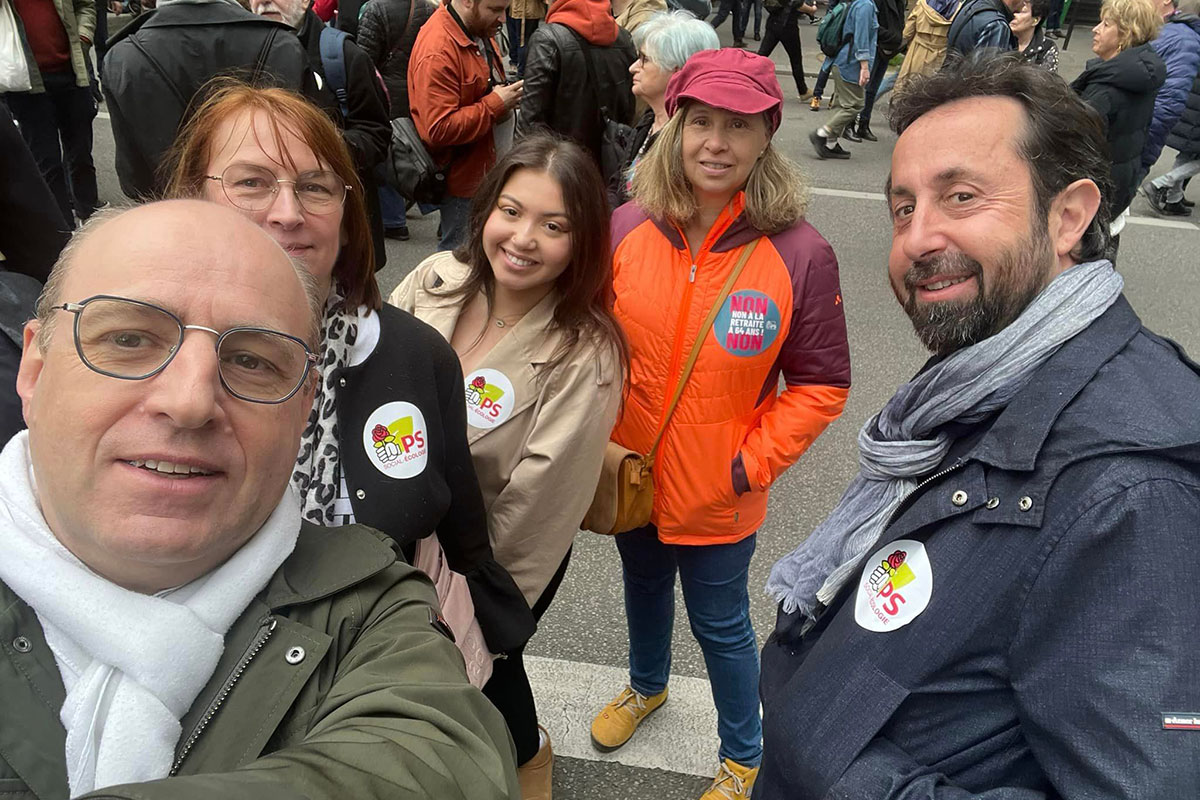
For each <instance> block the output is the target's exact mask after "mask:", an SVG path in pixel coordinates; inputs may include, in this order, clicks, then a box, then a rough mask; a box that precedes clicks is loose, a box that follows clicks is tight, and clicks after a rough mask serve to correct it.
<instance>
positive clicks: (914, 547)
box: [854, 539, 933, 633]
mask: <svg viewBox="0 0 1200 800" xmlns="http://www.w3.org/2000/svg"><path fill="white" fill-rule="evenodd" d="M932 594H933V570H932V569H931V568H930V566H929V555H928V553H926V552H925V545H923V544H921V543H920V542H917V541H913V540H912V539H897V540H896V541H894V542H892V543H891V544H889V545H887V546H886V547H884V548H882V549H881V550H879V551H878V552H876V553H875V555H873V556H871V558H870V559H868V560H867V565H866V566H865V567H863V571H862V577H861V578H860V579H859V582H858V594H857V597H856V598H855V601H854V621H855V622H857V623H858V624H859V626H860V627H863V628H866V629H867V630H869V631H876V632H878V633H886V632H887V631H894V630H896V629H897V628H903V627H904V626H905V625H907V624H908V623H910V622H912V621H913V620H914V619H916V618H917V616H918V615H920V613H921V612H922V611H924V610H925V607H926V606H928V605H929V598H930V596H931V595H932Z"/></svg>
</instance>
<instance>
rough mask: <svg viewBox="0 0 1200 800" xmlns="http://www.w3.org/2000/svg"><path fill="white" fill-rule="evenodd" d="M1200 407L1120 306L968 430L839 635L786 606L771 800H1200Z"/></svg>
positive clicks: (851, 586) (867, 565)
mask: <svg viewBox="0 0 1200 800" xmlns="http://www.w3.org/2000/svg"><path fill="white" fill-rule="evenodd" d="M1197 397H1200V365H1197V364H1195V363H1194V362H1191V361H1189V360H1188V359H1187V358H1186V356H1184V355H1183V353H1182V351H1180V350H1179V349H1178V348H1177V346H1176V345H1174V344H1173V343H1171V342H1169V341H1167V340H1164V339H1161V338H1159V337H1158V336H1155V335H1154V334H1153V333H1151V332H1150V331H1148V330H1146V329H1145V328H1144V327H1142V323H1141V320H1139V319H1138V317H1137V315H1136V314H1135V313H1134V312H1133V310H1132V309H1131V308H1130V306H1129V304H1128V303H1127V302H1126V301H1125V299H1124V298H1119V299H1118V300H1117V302H1116V304H1115V305H1113V306H1112V307H1111V308H1110V309H1109V310H1108V311H1107V312H1105V313H1104V314H1103V315H1102V316H1101V317H1100V318H1098V319H1097V320H1096V321H1095V322H1093V323H1092V324H1091V325H1090V326H1089V327H1088V328H1087V329H1086V330H1084V331H1083V332H1081V333H1080V334H1078V335H1077V336H1075V337H1074V338H1073V339H1071V340H1070V341H1069V342H1067V343H1066V344H1065V345H1064V346H1063V347H1062V349H1061V350H1059V351H1058V352H1057V353H1056V354H1055V355H1054V356H1052V357H1051V358H1050V360H1049V361H1047V362H1046V364H1045V365H1044V366H1043V367H1042V368H1041V369H1040V370H1039V371H1038V372H1037V373H1036V374H1035V375H1034V376H1033V378H1032V379H1031V380H1030V381H1029V383H1028V385H1027V386H1026V387H1025V388H1024V389H1023V390H1021V391H1020V392H1019V393H1018V394H1017V396H1016V397H1015V398H1014V399H1013V400H1012V401H1011V402H1010V403H1009V404H1008V406H1007V407H1006V408H1005V409H1003V410H1002V411H1000V412H999V413H998V414H995V415H993V416H992V417H991V418H990V419H988V420H985V421H983V422H979V423H972V424H970V425H961V426H959V427H958V429H957V430H955V431H953V432H950V433H951V435H952V436H953V437H954V438H955V442H956V443H955V445H954V447H953V448H952V449H951V451H950V453H949V454H948V455H947V457H946V459H945V460H944V461H943V463H942V464H941V465H939V467H938V468H937V470H936V471H934V472H933V473H932V477H931V478H929V479H928V482H926V483H923V484H922V485H921V486H920V487H919V488H918V489H916V490H915V491H914V492H913V493H912V494H911V495H910V497H909V499H907V500H906V501H905V503H904V504H903V505H902V506H901V507H900V509H899V510H898V513H897V514H896V515H895V517H894V519H893V521H892V522H891V524H890V525H889V526H888V527H887V529H886V531H885V532H884V534H883V536H882V537H881V539H880V540H879V542H878V543H876V544H875V545H874V546H872V547H871V548H869V549H868V551H867V552H868V554H869V555H868V556H867V558H866V560H865V562H864V566H863V570H862V572H861V573H858V574H856V575H855V576H854V577H853V578H852V579H851V580H850V581H849V582H848V584H847V586H846V587H844V588H843V590H842V591H841V592H840V593H839V595H838V596H837V597H835V598H834V600H833V601H832V602H831V603H830V605H829V607H828V609H826V610H825V612H824V613H823V614H822V615H820V616H819V618H818V620H817V622H816V625H815V626H813V627H812V628H811V629H810V630H805V628H804V625H803V622H802V620H800V619H799V615H798V614H792V615H787V614H783V613H781V614H780V616H779V620H778V624H777V627H776V630H775V632H774V633H773V634H772V636H771V638H770V639H769V640H768V642H767V645H766V647H765V648H764V650H763V659H762V679H761V684H760V689H761V693H762V704H763V708H764V709H765V715H764V719H763V733H764V751H765V757H764V761H763V767H762V772H761V773H760V775H759V779H758V782H757V783H756V785H755V787H754V796H755V800H780V799H781V798H788V800H809V799H810V798H811V799H812V800H816V799H817V798H871V800H899V798H904V800H932V799H933V798H937V799H938V800H943V799H945V800H950V799H951V798H953V800H970V798H978V799H979V800H982V799H983V798H986V799H987V800H1038V799H1039V798H1040V799H1042V800H1050V799H1051V798H1053V799H1054V800H1059V798H1063V799H1070V800H1083V798H1100V797H1103V798H1106V800H1133V799H1134V798H1168V797H1192V796H1194V795H1195V793H1196V787H1197V786H1200V758H1197V755H1196V754H1197V752H1198V750H1197V748H1198V747H1200V733H1197V732H1194V731H1193V732H1190V733H1189V732H1187V731H1177V730H1165V729H1164V715H1168V714H1170V713H1171V712H1195V711H1200V650H1198V649H1197V648H1196V646H1195V629H1196V609H1197V608H1200V582H1197V581H1196V579H1195V576H1196V575H1197V574H1200V547H1197V531H1198V530H1200V415H1197V414H1196V398H1197ZM899 552H904V554H905V556H904V558H905V559H906V560H905V565H911V566H912V568H913V571H914V575H913V576H912V579H911V580H909V576H907V575H904V576H902V578H903V580H907V581H908V582H907V584H905V585H901V583H903V580H898V581H897V582H896V584H895V585H894V586H886V588H884V587H883V586H881V587H879V590H878V591H875V592H874V593H872V592H871V591H869V590H868V589H869V587H870V584H871V580H870V579H871V573H872V572H873V571H874V570H875V568H876V567H879V568H882V562H883V561H884V560H887V558H888V556H891V555H892V554H894V553H899ZM925 558H927V561H924V559H925ZM894 561H899V557H898V558H897V559H894ZM926 592H928V595H927V596H928V605H927V606H926V607H924V608H923V609H922V606H921V598H922V595H923V594H924V593H926ZM876 610H878V612H879V615H880V616H878V617H876V616H875V611H876ZM875 619H878V620H879V622H878V623H876V622H875ZM885 619H886V620H891V622H884V621H883V620H885ZM905 622H906V623H907V624H904V623H905Z"/></svg>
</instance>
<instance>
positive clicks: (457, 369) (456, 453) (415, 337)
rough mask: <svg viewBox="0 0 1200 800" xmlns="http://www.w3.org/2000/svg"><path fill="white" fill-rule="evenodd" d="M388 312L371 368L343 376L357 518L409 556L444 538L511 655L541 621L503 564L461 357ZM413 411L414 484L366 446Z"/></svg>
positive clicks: (491, 637) (454, 565) (342, 425)
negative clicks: (387, 409)
mask: <svg viewBox="0 0 1200 800" xmlns="http://www.w3.org/2000/svg"><path fill="white" fill-rule="evenodd" d="M378 313H379V323H380V332H379V343H378V344H377V345H376V346H375V350H374V351H373V352H372V353H371V355H369V356H368V357H367V359H366V360H365V361H363V362H362V363H361V364H358V365H356V366H351V367H345V368H342V369H339V370H336V371H335V372H334V376H335V377H336V378H337V379H338V381H339V390H338V392H337V395H336V397H337V419H338V449H339V451H340V453H339V457H340V466H341V470H342V477H343V479H344V480H345V482H346V488H347V489H348V490H349V494H350V504H351V506H352V507H353V509H354V520H355V522H357V523H360V524H362V525H368V526H370V527H372V528H376V529H377V530H380V531H382V532H383V533H386V534H387V535H388V536H390V537H391V538H392V539H393V540H394V541H396V543H397V544H399V545H400V547H401V549H403V550H404V551H405V553H406V554H409V555H411V553H412V545H413V544H414V543H415V542H416V541H417V540H418V539H423V538H425V537H426V536H428V535H429V534H431V533H434V532H435V531H436V532H437V535H438V540H439V541H440V542H441V544H442V549H443V550H445V552H446V563H447V564H448V565H449V566H450V568H451V569H453V570H454V571H455V572H458V573H461V574H463V575H465V576H466V577H467V583H468V585H469V586H470V589H471V598H472V599H473V600H474V601H475V616H476V618H477V619H478V620H479V626H480V628H481V629H482V630H483V635H484V638H485V639H486V640H487V644H488V648H489V649H490V650H492V652H495V653H501V652H508V651H509V650H513V649H516V648H517V647H520V646H521V645H523V644H524V643H525V642H526V641H528V639H529V637H530V636H532V635H533V631H534V628H535V627H536V623H535V622H534V620H533V613H532V612H531V611H530V610H529V606H528V605H527V604H526V602H525V598H524V596H522V594H521V590H520V589H518V588H517V584H516V583H515V582H514V581H513V579H512V576H511V575H509V574H508V572H507V571H506V570H505V569H504V567H502V566H500V565H499V564H498V563H496V560H495V558H494V557H493V555H492V546H491V544H490V542H489V539H488V525H487V513H486V512H485V511H484V507H483V496H482V495H481V494H480V491H479V481H478V480H477V479H476V477H475V467H474V466H473V465H472V462H471V450H470V448H469V447H468V445H467V405H466V400H465V399H464V398H463V376H462V367H461V366H460V365H459V362H458V356H457V355H455V353H454V350H453V349H451V347H450V345H449V344H448V343H447V342H446V340H445V339H443V338H442V337H441V335H439V334H438V333H437V331H435V330H434V329H433V328H431V327H429V326H428V325H426V324H425V323H424V322H421V321H420V320H418V319H417V318H416V317H414V316H413V315H412V314H409V313H408V312H405V311H401V310H399V309H398V308H395V307H393V306H390V305H386V304H385V305H384V306H383V309H382V310H381V311H379V312H378ZM398 402H403V403H410V404H412V405H414V406H416V407H417V409H419V410H420V413H421V416H422V417H423V418H424V423H425V426H424V430H423V431H421V430H420V429H419V428H414V432H415V433H422V434H423V437H422V438H423V439H424V443H425V448H426V452H427V454H428V456H427V458H428V461H427V462H426V466H425V467H424V469H423V470H422V471H421V472H420V473H419V474H417V475H415V476H413V477H410V478H396V477H391V476H389V474H388V473H387V472H385V471H384V470H382V469H380V468H378V467H377V465H376V463H375V455H374V453H371V452H368V450H367V446H366V444H365V442H368V441H371V432H372V430H373V429H374V426H375V425H376V424H378V422H379V420H377V419H373V418H372V416H373V414H374V413H375V412H376V411H379V410H380V409H382V408H383V407H384V406H385V405H387V404H389V403H398Z"/></svg>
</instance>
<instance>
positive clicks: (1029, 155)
mask: <svg viewBox="0 0 1200 800" xmlns="http://www.w3.org/2000/svg"><path fill="white" fill-rule="evenodd" d="M972 97H1008V98H1011V99H1013V100H1016V101H1017V102H1019V103H1020V104H1021V105H1022V106H1023V107H1024V108H1025V131H1024V134H1023V136H1022V137H1021V141H1020V142H1019V144H1018V146H1017V151H1018V152H1019V153H1020V154H1021V155H1022V157H1024V159H1025V162H1026V163H1027V164H1028V165H1029V173H1030V175H1031V177H1032V179H1033V189H1034V197H1035V200H1036V203H1037V212H1038V219H1039V220H1045V219H1046V218H1047V217H1048V215H1049V213H1050V205H1051V204H1052V203H1053V202H1054V198H1056V197H1057V196H1058V195H1059V193H1060V192H1062V190H1063V189H1066V188H1067V186H1069V185H1070V184H1072V183H1074V182H1075V181H1077V180H1080V179H1087V180H1090V181H1092V182H1093V183H1095V184H1096V186H1097V187H1099V189H1100V208H1099V209H1098V210H1097V211H1096V216H1095V217H1093V218H1092V221H1091V224H1090V225H1088V228H1087V230H1086V231H1084V234H1083V238H1082V239H1080V242H1079V244H1078V246H1077V247H1076V252H1075V253H1074V255H1075V257H1076V258H1077V259H1079V260H1080V261H1094V260H1096V259H1099V258H1106V257H1107V256H1108V255H1109V252H1110V251H1109V247H1110V242H1111V239H1112V237H1111V234H1110V232H1109V225H1110V223H1111V220H1112V209H1110V208H1109V206H1108V204H1109V199H1110V198H1111V197H1112V194H1113V190H1112V177H1111V173H1110V170H1111V166H1112V159H1111V157H1110V156H1109V149H1108V142H1107V140H1106V139H1105V136H1104V123H1103V122H1102V121H1101V119H1100V117H1099V116H1098V115H1097V114H1096V112H1095V111H1094V110H1093V109H1092V107H1091V106H1089V105H1088V104H1087V103H1085V102H1083V101H1082V100H1080V99H1079V97H1078V96H1077V95H1076V94H1075V92H1074V91H1073V90H1072V89H1071V87H1070V86H1068V85H1067V83H1066V82H1065V81H1064V80H1063V79H1062V78H1060V77H1059V76H1058V75H1055V74H1053V73H1051V72H1049V71H1047V70H1044V69H1042V68H1040V67H1036V66H1033V65H1028V64H1025V63H1023V61H1022V59H1021V56H1020V54H1017V53H1006V54H1002V55H984V56H982V57H978V58H967V59H963V60H959V61H956V62H955V63H953V64H948V65H947V66H946V67H945V68H943V69H942V70H940V71H938V72H935V73H933V74H930V75H920V76H912V77H910V78H908V79H907V80H906V81H904V83H903V84H902V86H901V87H900V88H898V89H897V90H896V93H895V95H894V96H893V98H892V102H891V110H890V112H889V116H890V119H891V123H892V130H894V131H895V132H896V133H897V134H902V133H904V131H906V130H907V129H908V128H909V126H911V125H912V124H913V123H914V122H916V121H917V120H918V119H920V118H921V117H923V116H924V115H925V114H928V113H929V112H930V111H933V110H935V109H937V108H940V107H941V106H944V105H946V104H947V103H953V102H955V101H956V100H966V99H968V98H972Z"/></svg>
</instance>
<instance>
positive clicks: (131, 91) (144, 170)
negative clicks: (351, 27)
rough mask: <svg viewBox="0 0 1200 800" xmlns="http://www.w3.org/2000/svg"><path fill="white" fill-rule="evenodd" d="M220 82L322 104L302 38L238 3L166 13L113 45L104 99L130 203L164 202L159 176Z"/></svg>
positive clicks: (139, 23)
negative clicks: (224, 77)
mask: <svg viewBox="0 0 1200 800" xmlns="http://www.w3.org/2000/svg"><path fill="white" fill-rule="evenodd" d="M220 74H233V75H238V76H241V77H243V78H249V79H251V80H255V81H259V82H263V83H267V84H270V85H273V86H281V87H283V88H285V89H292V90H293V91H298V92H301V93H302V94H305V95H307V96H308V97H309V98H310V99H313V100H315V101H317V102H318V103H321V96H320V93H319V92H318V91H317V85H316V80H315V79H314V77H313V72H312V69H310V67H309V63H308V56H306V55H305V53H304V48H303V47H302V46H301V45H300V42H299V41H298V40H297V39H296V36H295V33H294V32H293V31H292V30H291V29H290V28H288V27H287V26H286V25H283V24H281V23H278V22H274V21H272V20H269V19H266V18H264V17H259V16H255V15H254V14H251V13H250V12H249V11H246V10H245V9H243V8H241V7H240V6H237V5H234V4H233V3H228V2H224V3H203V4H195V3H186V2H175V3H171V4H169V5H164V6H162V7H160V8H157V9H155V10H154V11H150V12H148V13H146V14H142V15H141V16H139V17H138V18H137V19H135V20H134V21H133V22H131V23H129V25H127V26H126V27H125V28H124V29H123V30H122V31H121V32H120V33H118V34H117V35H116V36H114V37H113V38H112V39H110V40H109V43H108V53H107V54H106V55H105V57H104V84H103V86H104V97H105V100H106V102H107V105H108V113H109V115H110V122H111V123H112V130H113V139H114V140H115V141H116V149H117V153H116V166H117V176H118V177H119V178H120V180H121V190H122V191H123V192H125V194H126V195H128V196H129V197H132V198H135V199H140V198H147V197H153V196H156V195H159V194H161V192H162V189H163V187H164V182H162V181H161V180H160V176H159V175H157V170H158V168H159V164H160V162H161V161H162V157H163V155H164V154H165V153H166V152H167V149H168V148H170V146H171V144H172V142H174V141H175V134H176V132H177V131H178V130H179V128H180V126H181V125H182V123H183V121H184V115H185V112H186V111H187V109H188V104H189V103H190V102H191V101H192V98H193V97H194V96H195V94H196V92H197V90H199V89H200V87H201V86H203V85H204V84H205V83H206V82H207V81H208V80H210V79H211V78H212V77H213V76H215V75H220ZM326 104H327V103H326Z"/></svg>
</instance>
